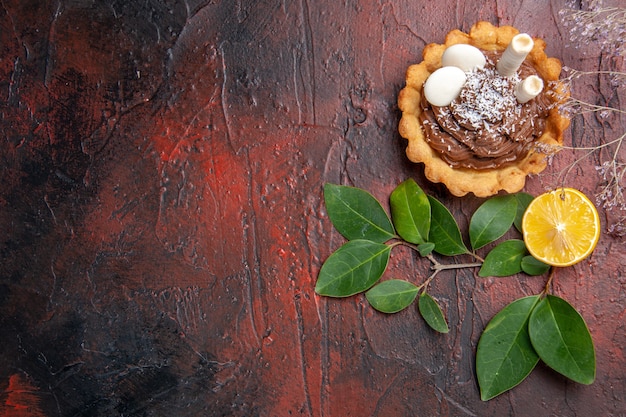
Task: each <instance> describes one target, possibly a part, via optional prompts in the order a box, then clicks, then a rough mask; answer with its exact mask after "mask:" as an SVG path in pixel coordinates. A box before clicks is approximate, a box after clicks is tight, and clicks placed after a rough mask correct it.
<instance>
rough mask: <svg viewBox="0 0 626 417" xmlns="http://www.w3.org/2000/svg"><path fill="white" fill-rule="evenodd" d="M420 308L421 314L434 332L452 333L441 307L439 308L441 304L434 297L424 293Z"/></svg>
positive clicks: (421, 296)
mask: <svg viewBox="0 0 626 417" xmlns="http://www.w3.org/2000/svg"><path fill="white" fill-rule="evenodd" d="M418 306H419V310H420V314H421V315H422V317H423V318H424V320H425V321H426V323H427V324H428V325H429V326H430V327H431V328H432V329H433V330H436V331H438V332H439V333H448V332H449V331H450V329H449V328H448V323H447V322H446V318H445V317H444V315H443V311H441V307H439V304H437V301H435V299H434V298H433V297H431V296H430V295H429V294H427V293H425V292H423V293H422V294H421V295H420V298H419V302H418Z"/></svg>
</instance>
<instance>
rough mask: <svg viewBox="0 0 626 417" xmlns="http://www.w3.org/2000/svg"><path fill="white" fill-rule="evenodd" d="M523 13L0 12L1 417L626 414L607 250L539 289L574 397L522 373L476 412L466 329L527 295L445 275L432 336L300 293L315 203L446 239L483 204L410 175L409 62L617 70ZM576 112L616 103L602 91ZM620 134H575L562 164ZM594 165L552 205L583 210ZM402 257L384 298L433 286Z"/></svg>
mask: <svg viewBox="0 0 626 417" xmlns="http://www.w3.org/2000/svg"><path fill="white" fill-rule="evenodd" d="M519 3H520V2H517V1H488V2H483V3H480V4H475V3H473V2H465V1H460V2H459V1H448V0H441V1H437V2H426V1H423V2H419V1H412V2H405V1H392V2H373V1H368V2H347V3H337V2H327V1H323V2H310V1H307V0H303V1H293V2H287V1H284V2H277V1H276V2H272V1H258V2H241V1H233V2H227V1H226V2H206V1H200V0H197V1H192V0H187V1H184V2H174V1H166V0H161V1H157V0H149V1H128V2H127V1H109V2H90V1H59V2H54V1H39V0H30V1H23V0H22V1H15V0H3V1H0V114H1V117H2V121H1V125H0V127H1V133H2V135H1V139H2V146H1V148H0V170H1V171H0V172H1V175H2V182H1V183H0V230H1V231H2V240H1V241H0V259H1V262H2V264H1V265H2V269H1V271H2V272H1V274H0V333H1V335H2V336H1V340H2V342H1V343H0V415H2V416H3V417H4V416H16V415H20V416H25V415H33V416H79V415H80V416H111V415H125V416H196V415H209V416H231V415H234V416H255V415H259V416H266V415H267V416H273V415H276V416H287V415H305V416H368V415H372V416H418V415H419V416H431V415H442V416H507V415H516V416H521V415H528V416H548V415H550V416H552V415H555V416H556V415H559V416H563V415H567V416H590V415H602V416H610V415H614V416H623V415H626V406H624V405H623V402H621V397H623V393H624V392H625V391H626V384H625V379H624V375H625V374H626V366H625V365H624V356H625V353H626V352H625V350H624V346H625V345H626V335H625V327H624V316H625V305H626V296H625V288H626V287H625V285H626V282H625V278H624V267H623V266H622V265H621V264H622V262H623V259H624V255H625V252H626V251H625V249H624V241H623V238H619V237H613V236H610V235H608V234H605V235H604V236H603V237H602V240H601V241H600V244H599V245H598V248H597V249H596V252H595V254H594V255H593V256H592V257H591V258H590V259H589V260H588V261H585V262H583V263H581V264H579V265H577V266H575V267H572V268H568V269H563V270H560V271H558V273H557V275H556V277H555V280H556V281H555V292H556V293H557V294H559V295H561V296H562V297H564V298H566V299H567V300H568V301H570V302H571V303H572V304H573V305H574V306H575V307H576V308H577V309H578V310H579V311H580V312H581V314H582V315H583V317H585V320H586V321H587V323H588V324H589V327H590V329H591V333H592V335H593V338H594V341H595V344H596V350H597V361H598V372H597V380H596V382H595V383H594V384H593V385H591V386H581V385H578V384H575V383H573V382H569V381H567V380H565V379H564V378H561V377H559V376H557V375H556V374H555V373H553V372H551V371H550V370H548V369H546V368H545V367H543V366H539V367H538V368H537V369H536V370H535V371H534V372H533V373H532V374H531V376H530V377H529V378H528V380H526V381H525V382H523V383H522V384H521V385H520V386H518V387H517V388H516V389H514V390H513V391H511V392H509V393H507V394H504V395H502V396H500V397H498V398H496V399H494V400H492V401H490V402H481V401H480V397H479V393H478V388H477V383H476V379H475V372H474V365H473V363H474V362H473V361H474V354H475V347H476V343H477V341H478V338H479V336H480V333H481V332H482V329H483V328H484V326H485V324H486V323H487V322H488V320H489V319H490V318H491V317H492V316H493V315H494V314H495V313H496V312H497V311H499V310H500V309H501V308H502V307H503V306H504V305H506V304H507V303H509V302H511V301H512V300H514V299H516V298H518V297H521V296H523V295H529V294H534V293H537V292H539V291H540V290H541V288H542V287H543V285H544V278H529V277H526V276H520V277H516V278H511V279H479V278H478V277H477V276H476V275H475V271H472V270H466V271H459V272H456V273H455V272H450V273H446V274H441V275H440V276H439V277H438V279H437V280H436V281H435V282H434V283H433V286H432V287H431V293H432V294H433V295H434V296H435V297H437V298H438V299H439V300H440V301H441V302H442V304H443V305H444V307H445V311H446V315H447V317H448V320H449V322H450V324H451V332H450V333H449V334H447V335H437V334H434V333H433V332H432V331H430V330H429V329H427V327H426V326H425V324H424V323H423V321H422V319H421V318H420V317H419V315H418V314H417V312H416V310H415V309H414V308H410V309H408V310H406V311H404V312H402V313H399V314H396V315H393V316H385V315H382V314H379V313H376V312H374V311H373V310H372V308H371V307H369V306H368V305H367V303H366V302H365V300H364V299H363V298H362V297H352V298H348V299H343V300H332V299H326V298H320V297H317V296H316V295H315V294H314V292H313V288H314V284H315V278H316V276H317V273H318V271H319V268H320V265H321V263H322V262H323V260H324V259H325V258H326V257H327V256H328V254H329V253H330V252H331V251H332V250H334V249H335V248H336V247H338V245H339V244H341V242H342V240H341V238H340V236H338V235H337V233H336V232H334V231H333V229H332V227H331V225H330V222H329V221H328V218H327V217H326V215H325V211H324V207H323V202H322V196H321V187H322V185H323V184H324V183H325V182H335V183H339V182H341V183H344V184H351V185H356V186H359V187H363V188H366V189H368V190H370V191H371V192H372V193H373V194H374V195H375V196H376V197H378V198H380V199H383V200H384V199H386V198H387V196H388V194H389V193H390V192H391V190H392V189H393V187H394V186H395V185H396V184H397V183H399V182H400V181H402V180H404V179H405V178H407V177H409V176H411V177H413V178H415V179H416V180H417V181H418V182H419V183H420V184H421V185H422V186H423V187H424V189H425V190H426V191H427V192H429V193H431V194H434V195H436V196H438V197H439V198H440V199H441V200H442V201H443V202H444V203H445V204H446V205H447V206H448V207H449V208H450V209H451V210H452V211H453V212H454V213H455V215H456V216H457V218H459V221H460V222H461V224H462V225H466V223H467V219H468V218H469V215H470V214H471V212H472V211H473V209H475V208H476V207H477V206H478V204H479V203H480V200H479V199H476V198H473V197H465V198H462V199H458V198H453V197H451V196H450V195H449V194H448V193H447V192H446V191H445V189H443V188H442V187H441V186H438V185H433V184H429V183H427V182H425V181H424V179H423V177H422V174H421V168H420V167H417V166H413V165H411V164H410V163H408V162H407V161H406V158H405V157H404V141H403V140H402V139H401V138H400V137H399V136H398V134H397V122H398V119H399V114H398V111H397V107H396V105H395V102H396V97H397V94H398V91H399V90H400V88H402V86H403V84H404V72H405V70H406V67H407V66H408V65H409V64H411V63H414V62H417V61H419V59H420V56H421V51H422V48H423V47H424V45H425V44H426V43H428V42H442V41H443V37H444V35H445V34H446V33H447V32H448V31H449V30H451V29H453V28H460V29H462V30H469V28H470V27H471V25H472V24H473V23H474V22H476V21H478V20H487V21H490V22H492V23H495V24H512V25H515V26H516V27H518V28H520V29H521V30H523V31H527V32H529V33H531V34H533V35H536V36H541V37H543V38H545V40H546V41H547V43H548V48H547V52H548V54H549V55H552V56H557V57H559V58H561V59H562V60H563V62H564V63H565V64H566V65H568V66H571V67H574V68H578V69H584V70H597V69H611V68H612V69H616V68H618V69H619V68H620V67H623V62H621V61H620V60H611V59H609V58H608V57H606V56H604V55H602V54H601V53H600V52H599V50H598V48H595V47H594V46H593V45H588V46H585V47H584V48H573V47H568V46H566V44H567V41H566V37H567V35H566V34H565V29H564V27H563V25H562V24H561V23H560V21H559V17H558V11H559V9H561V8H562V7H563V6H564V3H563V2H561V1H556V0H554V1H551V2H550V3H549V4H548V6H546V4H547V3H546V2H544V1H524V2H522V3H521V7H520V4H519ZM622 70H623V69H622ZM578 88H579V89H578V91H577V93H578V94H579V95H580V96H581V97H582V98H584V99H586V100H589V101H592V102H600V103H602V104H610V105H613V106H617V107H619V106H620V103H621V102H620V100H623V96H620V95H619V94H620V93H616V92H615V91H613V89H612V88H611V87H610V85H608V83H607V82H606V79H604V78H602V77H596V78H592V79H591V80H590V82H589V83H588V84H582V85H580V87H578ZM622 93H623V92H622ZM620 129H621V130H620ZM623 129H624V125H623V122H621V121H620V119H618V118H617V119H616V118H612V119H611V118H609V119H603V120H600V119H597V118H594V117H593V115H586V116H584V117H583V116H577V117H576V118H575V119H574V120H573V124H572V130H571V132H570V133H568V136H567V138H566V140H567V141H568V142H569V141H572V138H573V141H574V142H577V141H578V142H580V141H581V140H583V139H584V141H585V142H584V143H582V142H581V143H575V144H577V145H581V144H583V145H589V144H597V143H600V142H601V141H603V140H608V139H611V138H614V137H615V136H616V134H617V132H620V131H623ZM573 158H574V154H573V153H571V152H569V151H565V152H562V153H561V154H559V155H557V157H556V158H555V160H554V164H553V165H552V166H551V167H549V168H548V170H547V171H546V172H545V173H544V174H542V175H540V176H538V177H534V178H532V179H530V181H529V182H528V184H527V187H526V191H528V192H530V193H533V194H537V193H539V192H541V191H542V190H543V189H544V188H546V187H550V186H554V185H555V181H556V180H555V176H554V175H553V174H555V173H557V172H558V171H559V170H560V169H562V168H563V167H565V166H567V164H568V163H569V162H571V161H572V160H573ZM597 163H598V159H597V157H592V158H589V159H587V160H586V161H585V162H584V163H583V164H581V165H579V167H578V168H577V169H576V170H575V171H574V172H573V173H572V174H570V176H569V177H567V181H568V184H569V185H572V186H576V187H578V188H580V189H582V190H583V191H584V192H586V193H588V194H589V195H593V194H594V193H595V192H597V186H598V183H599V181H600V178H599V177H598V176H597V175H596V174H595V172H594V171H595V170H594V168H593V167H594V166H595V165H596V164H597ZM601 216H602V218H603V221H604V222H606V220H607V217H606V213H604V211H601ZM609 220H610V219H609ZM397 253H398V255H397V256H394V258H393V259H394V262H393V264H392V265H391V268H390V271H389V272H388V275H389V276H392V275H393V276H395V277H401V278H409V277H411V276H413V275H415V274H416V273H418V274H427V273H428V271H427V268H428V264H427V263H425V261H422V260H419V259H417V258H415V257H413V256H412V255H411V254H410V253H409V252H408V251H407V252H402V250H401V249H399V250H398V252H397ZM416 271H417V272H416Z"/></svg>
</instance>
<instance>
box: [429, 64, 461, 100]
mask: <svg viewBox="0 0 626 417" xmlns="http://www.w3.org/2000/svg"><path fill="white" fill-rule="evenodd" d="M466 80H467V76H466V75H465V72H464V71H463V70H462V69H460V68H458V67H452V66H450V67H441V68H439V69H438V70H436V71H435V72H433V73H432V74H430V76H429V77H428V79H427V80H426V82H425V83H424V96H425V97H426V100H428V102H429V103H430V104H432V105H433V106H439V107H443V106H447V105H449V104H450V103H452V100H454V99H455V98H457V97H458V95H459V94H460V93H461V89H462V88H463V85H465V81H466Z"/></svg>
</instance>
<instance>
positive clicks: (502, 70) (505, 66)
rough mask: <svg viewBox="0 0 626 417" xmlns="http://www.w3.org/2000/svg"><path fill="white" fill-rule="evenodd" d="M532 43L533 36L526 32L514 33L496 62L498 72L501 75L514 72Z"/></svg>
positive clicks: (506, 75)
mask: <svg viewBox="0 0 626 417" xmlns="http://www.w3.org/2000/svg"><path fill="white" fill-rule="evenodd" d="M534 44H535V43H534V42H533V38H531V37H530V36H529V35H527V34H526V33H520V34H517V35H515V36H514V37H513V39H512V40H511V43H509V45H508V46H507V47H506V49H505V50H504V53H503V54H502V56H501V57H500V60H499V61H498V63H497V64H496V68H497V70H498V73H499V74H500V75H501V76H503V77H510V76H511V75H513V74H515V73H516V72H517V70H518V69H519V67H520V66H521V65H522V62H524V60H525V59H526V56H527V55H528V53H529V52H530V51H531V50H532V49H533V46H534Z"/></svg>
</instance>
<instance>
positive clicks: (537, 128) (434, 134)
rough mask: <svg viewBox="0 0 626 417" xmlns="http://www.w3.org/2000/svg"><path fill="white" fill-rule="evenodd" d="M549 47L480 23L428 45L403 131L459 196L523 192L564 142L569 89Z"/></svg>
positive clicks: (431, 171)
mask: <svg viewBox="0 0 626 417" xmlns="http://www.w3.org/2000/svg"><path fill="white" fill-rule="evenodd" d="M545 46H546V44H545V42H544V41H543V40H541V39H537V38H535V39H531V38H530V37H529V36H528V35H526V34H520V33H519V31H518V30H517V29H515V28H513V27H511V26H502V27H495V26H493V25H492V24H490V23H488V22H478V23H476V24H475V25H474V26H473V27H472V29H471V30H470V32H469V34H466V33H463V32H461V31H459V30H453V31H451V32H450V33H448V35H447V36H446V39H445V43H444V44H442V45H441V44H429V45H427V46H426V47H425V48H424V51H423V54H422V55H423V60H422V62H421V63H419V64H416V65H411V66H410V67H409V68H408V70H407V73H406V86H405V87H404V88H403V89H402V90H401V91H400V94H399V96H398V106H399V108H400V110H401V111H402V118H401V119H400V125H399V132H400V135H401V136H402V137H404V138H405V139H407V140H408V146H407V148H406V154H407V157H408V158H409V159H410V160H411V161H413V162H417V163H420V162H421V163H423V164H424V167H425V175H426V177H427V178H428V179H429V180H430V181H432V182H440V183H443V184H445V185H446V187H447V188H448V190H450V192H451V193H452V194H453V195H455V196H463V195H465V194H467V193H474V194H475V195H476V196H478V197H488V196H491V195H494V194H496V193H498V192H499V191H501V190H504V191H506V192H509V193H514V192H517V191H519V190H521V189H522V188H523V187H524V184H525V182H526V176H527V175H528V174H537V173H539V172H541V171H543V170H544V169H545V167H546V165H547V162H546V150H556V149H558V148H559V146H560V145H562V144H563V132H564V130H565V129H566V128H567V127H568V126H569V119H568V118H567V117H565V116H564V115H562V114H561V113H559V109H558V104H559V103H560V102H561V101H562V100H565V99H566V97H567V94H568V93H567V90H566V88H565V86H564V85H563V84H562V83H560V82H559V76H560V73H561V62H560V61H559V60H558V59H556V58H548V57H547V56H546V54H545V52H544V49H545ZM516 48H518V49H519V50H517V49H516ZM524 48H527V50H526V51H523V49H524ZM520 51H521V52H520ZM442 61H443V63H442Z"/></svg>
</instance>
